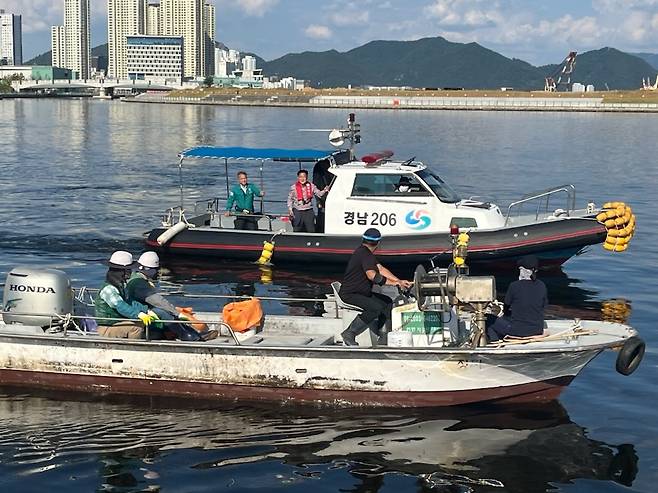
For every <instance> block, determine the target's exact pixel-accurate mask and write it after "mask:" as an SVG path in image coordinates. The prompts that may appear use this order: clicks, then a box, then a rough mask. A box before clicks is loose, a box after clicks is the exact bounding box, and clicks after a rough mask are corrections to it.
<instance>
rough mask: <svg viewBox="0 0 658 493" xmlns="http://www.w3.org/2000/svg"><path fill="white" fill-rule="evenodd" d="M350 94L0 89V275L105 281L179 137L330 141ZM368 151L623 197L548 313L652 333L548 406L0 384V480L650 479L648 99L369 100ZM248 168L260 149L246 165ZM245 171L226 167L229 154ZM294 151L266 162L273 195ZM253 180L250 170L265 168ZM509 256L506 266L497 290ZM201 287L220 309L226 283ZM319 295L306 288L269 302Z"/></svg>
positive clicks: (317, 483) (503, 198) (486, 187)
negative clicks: (513, 104) (580, 104)
mask: <svg viewBox="0 0 658 493" xmlns="http://www.w3.org/2000/svg"><path fill="white" fill-rule="evenodd" d="M345 117H346V114H345V112H344V111H342V110H325V109H280V108H228V107H208V106H179V105H139V104H127V103H121V102H116V101H114V102H107V101H85V100H3V101H2V102H0V144H1V150H0V210H1V211H2V222H1V223H0V224H2V233H0V279H2V280H3V279H4V277H5V275H6V273H7V272H8V271H9V270H10V269H11V268H12V267H13V266H15V265H19V264H27V265H36V266H42V267H55V268H60V269H63V270H65V271H66V272H67V273H68V274H69V275H70V276H71V277H72V279H73V281H74V283H75V284H76V285H87V286H90V287H97V286H98V285H99V284H100V283H101V282H102V278H103V275H104V266H103V264H102V262H103V261H104V260H105V259H106V258H107V257H108V256H109V254H110V253H111V252H112V251H113V250H114V249H118V248H122V249H128V250H130V251H132V252H133V253H134V254H136V255H137V254H139V253H140V251H141V249H142V248H143V233H144V232H145V231H147V230H149V229H150V228H152V227H153V226H154V225H156V224H157V223H158V221H159V217H160V215H161V214H162V212H163V211H164V210H165V209H166V208H167V207H169V206H171V205H175V204H176V203H177V202H178V200H179V189H178V167H177V164H178V161H177V157H176V155H177V153H178V152H179V151H180V150H182V149H184V148H186V147H190V146H194V145H199V144H212V145H225V146H247V147H249V146H251V147H277V146H278V147H291V148H292V147H305V148H308V147H311V148H319V149H323V148H327V147H328V146H327V145H326V140H325V139H326V136H325V135H324V134H321V133H303V132H299V130H298V129H300V128H331V127H334V126H338V125H341V124H342V123H343V122H344V120H345ZM357 118H358V119H359V121H360V123H361V125H362V134H363V144H362V145H361V149H362V151H361V152H363V153H366V152H370V151H376V150H380V149H389V148H392V149H394V150H395V152H396V155H397V156H398V157H401V158H410V157H413V156H415V157H416V158H417V159H419V160H421V161H423V162H425V163H427V164H430V165H431V166H432V167H433V168H434V170H435V171H437V172H438V173H439V174H441V176H443V177H444V178H445V179H446V180H447V181H448V182H449V183H451V184H452V185H453V186H454V188H456V189H457V190H458V191H459V192H461V193H462V194H463V195H464V196H474V195H477V196H484V197H487V198H489V199H491V200H494V201H497V202H499V203H507V202H509V201H511V200H514V199H516V198H518V197H519V196H520V195H522V194H524V193H526V192H529V191H532V190H537V189H544V188H548V187H549V186H552V185H560V184H565V183H573V184H575V186H576V188H577V190H578V201H579V204H580V205H584V204H585V203H586V202H587V201H588V200H593V201H595V202H596V203H598V204H601V203H602V202H605V201H608V200H625V201H627V202H628V203H629V204H630V205H632V206H633V209H634V211H635V212H636V214H637V217H638V232H637V235H636V237H635V238H634V239H633V242H632V244H631V247H630V249H629V250H628V251H627V252H625V253H623V254H611V253H609V252H606V251H604V250H603V249H602V248H601V247H600V246H596V247H593V248H592V249H590V251H589V252H587V253H586V254H585V255H582V256H580V257H577V258H574V259H572V260H571V261H569V262H567V264H565V266H564V267H563V269H562V271H560V272H557V273H552V274H550V276H547V277H544V280H545V281H546V282H547V285H548V288H549V298H550V303H551V306H550V307H549V315H551V316H566V317H580V318H586V317H587V318H598V319H600V318H602V317H603V314H602V311H601V310H602V308H603V307H605V306H608V305H607V303H608V302H609V301H610V300H613V299H614V300H616V301H617V302H619V303H622V304H623V305H624V306H626V307H627V308H629V309H630V310H629V312H630V315H629V317H628V322H629V323H631V324H632V325H633V326H635V327H636V328H637V329H638V330H639V331H640V332H641V335H642V337H643V338H644V339H645V340H646V342H647V347H648V349H647V355H646V356H645V360H644V362H643V364H642V366H641V367H640V368H639V370H638V371H637V372H636V373H635V374H633V375H632V376H630V377H623V376H621V375H619V374H617V373H615V372H614V357H615V355H614V354H603V355H601V356H600V357H599V358H597V359H596V360H595V361H594V362H592V363H591V364H590V365H589V366H588V367H587V368H586V369H585V370H584V371H583V372H582V374H581V375H580V376H579V377H578V378H577V379H576V380H575V381H574V383H573V384H572V385H571V386H570V387H569V388H568V389H567V390H566V391H565V392H564V394H563V396H562V397H561V399H560V401H559V402H556V403H553V404H551V405H546V406H542V407H540V408H518V407H514V408H511V409H509V408H506V409H490V408H485V407H482V406H479V407H478V406H476V407H475V408H468V409H453V410H438V411H426V410H423V411H412V412H398V411H395V412H381V411H378V412H376V413H375V412H370V411H356V410H334V411H332V410H328V409H313V408H312V409H308V408H299V407H295V406H284V407H280V406H279V405H276V406H253V405H246V404H244V403H233V402H228V403H227V402H225V403H214V404H208V403H206V404H203V405H202V404H186V403H180V402H169V401H166V402H165V401H162V400H139V399H137V400H135V399H125V400H118V401H117V400H116V399H109V400H108V399H98V398H92V399H90V398H89V396H80V395H61V394H60V393H55V394H46V395H36V394H35V393H34V392H29V393H25V392H21V391H20V390H19V391H12V392H10V391H8V390H5V391H3V392H4V393H2V394H0V417H1V419H0V486H4V487H5V488H6V489H7V490H8V491H50V490H52V487H53V485H57V486H58V487H59V488H65V489H66V490H67V491H76V492H77V491H80V492H83V491H85V492H86V491H122V492H123V491H217V490H232V491H246V490H253V489H262V490H266V491H272V490H283V489H286V490H289V491H290V490H292V491H308V490H309V489H311V488H313V489H316V490H318V491H363V492H365V491H382V492H386V491H440V492H469V491H473V492H490V491H513V492H517V491H518V492H535V491H537V492H543V491H561V492H603V491H604V492H617V491H620V492H621V491H633V492H652V491H655V484H656V483H657V482H658V420H657V419H656V417H655V404H654V403H655V402H658V395H657V392H656V390H655V389H656V385H655V382H656V381H657V377H658V372H657V371H656V367H657V366H658V357H657V355H656V349H655V348H656V344H657V342H658V337H657V336H656V333H655V330H656V329H655V325H656V324H655V320H656V315H657V313H656V312H657V310H656V304H655V303H656V299H657V295H658V280H657V279H658V267H657V266H658V248H656V245H657V244H658V233H657V231H658V224H657V223H658V221H657V215H656V212H655V206H654V200H653V199H654V194H655V189H656V184H657V183H658V179H657V178H658V177H657V174H658V171H657V169H656V168H657V166H656V156H657V155H658V140H657V139H656V135H658V120H656V119H655V118H654V117H653V116H652V115H617V114H609V115H608V114H576V113H574V114H569V113H554V114H547V113H526V112H524V113H519V114H515V113H511V112H501V113H496V112H441V111H385V110H380V111H375V110H372V111H360V112H358V113H357ZM245 167H246V168H247V171H248V172H249V173H250V176H251V177H252V180H254V181H257V180H259V178H258V167H257V165H247V166H245ZM233 171H237V170H233ZM295 171H296V167H295V166H294V165H293V166H292V167H291V166H290V165H281V164H277V165H272V167H266V171H265V182H264V188H265V190H266V191H267V194H268V197H270V198H277V197H280V198H281V199H283V198H284V197H285V194H286V189H287V187H288V185H289V184H290V183H292V182H293V181H294V179H295ZM257 182H258V181H257ZM224 190H225V178H224V169H223V165H220V163H215V162H212V161H210V162H209V161H192V162H189V163H186V164H185V200H186V202H187V203H189V204H191V203H192V202H193V201H195V200H202V199H205V198H207V197H213V196H216V195H220V194H222V193H223V191H224ZM304 267H305V268H304V269H302V270H301V271H294V270H291V269H277V268H275V269H274V271H273V272H272V275H271V281H270V280H269V279H268V277H267V276H265V277H263V276H262V273H261V272H260V271H259V270H258V269H257V268H256V267H255V266H253V265H251V264H248V263H247V264H244V263H236V262H221V261H214V260H210V261H209V260H206V261H198V260H189V259H188V260H179V261H175V262H174V261H170V260H169V261H166V262H165V266H164V269H163V271H164V272H163V281H164V285H165V287H166V289H169V290H172V291H176V292H177V293H188V294H194V293H212V294H222V295H234V294H236V293H237V294H244V293H248V294H252V293H253V294H256V295H258V296H268V295H278V296H296V297H299V296H308V297H319V296H323V295H324V294H325V293H328V292H329V288H328V284H329V283H330V282H331V281H332V280H335V279H338V278H340V275H341V273H340V272H336V271H332V270H326V269H324V268H321V266H304ZM510 280H511V277H507V278H505V276H502V277H501V278H499V282H498V287H499V290H500V291H501V292H503V291H504V288H505V286H506V284H507V283H508V282H509V281H510ZM195 303H198V304H197V305H195V306H197V307H198V308H204V309H213V310H215V309H220V308H221V304H222V303H223V302H220V301H219V300H209V301H205V302H203V303H201V302H195ZM267 310H268V312H271V313H294V314H303V313H305V314H311V313H317V311H318V306H317V305H316V304H314V303H268V304H267Z"/></svg>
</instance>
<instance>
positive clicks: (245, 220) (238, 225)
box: [233, 216, 258, 231]
mask: <svg viewBox="0 0 658 493" xmlns="http://www.w3.org/2000/svg"><path fill="white" fill-rule="evenodd" d="M233 224H234V227H235V229H248V230H251V231H256V230H257V229H258V221H257V220H256V218H255V217H250V216H238V217H236V218H235V221H234V222H233Z"/></svg>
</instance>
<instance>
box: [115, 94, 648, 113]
mask: <svg viewBox="0 0 658 493" xmlns="http://www.w3.org/2000/svg"><path fill="white" fill-rule="evenodd" d="M238 98H239V96H238V97H236V96H232V97H229V96H224V97H213V96H210V97H208V96H204V97H189V96H187V97H186V96H174V97H171V96H170V97H167V96H154V95H150V94H149V95H141V96H136V97H131V98H123V99H122V101H123V102H127V103H146V104H192V105H207V106H247V107H275V108H329V109H339V108H340V109H388V110H458V111H534V112H571V113H573V112H578V113H582V112H585V113H658V103H605V102H603V98H575V97H571V98H555V97H552V98H548V97H537V98H528V97H504V98H502V97H464V96H449V97H444V96H438V97H437V96H425V97H417V96H338V95H336V96H316V97H303V96H301V97H297V98H294V99H293V98H290V99H288V100H285V101H281V100H273V98H272V97H265V96H262V97H256V98H254V97H249V98H244V99H243V98H239V99H238Z"/></svg>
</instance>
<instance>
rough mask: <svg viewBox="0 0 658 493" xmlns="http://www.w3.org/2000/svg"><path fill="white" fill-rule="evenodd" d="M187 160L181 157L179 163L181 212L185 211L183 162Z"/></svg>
mask: <svg viewBox="0 0 658 493" xmlns="http://www.w3.org/2000/svg"><path fill="white" fill-rule="evenodd" d="M184 159H185V158H183V157H181V158H180V160H179V161H178V184H179V187H180V210H181V211H182V210H183V160H184Z"/></svg>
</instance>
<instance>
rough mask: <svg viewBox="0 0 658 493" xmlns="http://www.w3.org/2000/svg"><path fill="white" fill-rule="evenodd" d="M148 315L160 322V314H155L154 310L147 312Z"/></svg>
mask: <svg viewBox="0 0 658 493" xmlns="http://www.w3.org/2000/svg"><path fill="white" fill-rule="evenodd" d="M146 314H147V315H148V316H149V317H151V318H152V319H153V320H160V317H158V314H157V313H155V312H154V311H153V310H149V311H148V312H146Z"/></svg>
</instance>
